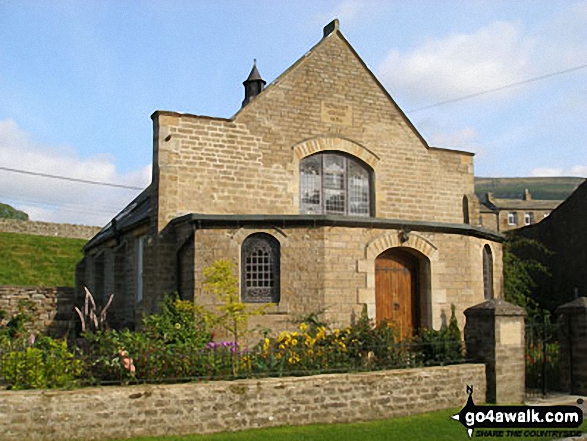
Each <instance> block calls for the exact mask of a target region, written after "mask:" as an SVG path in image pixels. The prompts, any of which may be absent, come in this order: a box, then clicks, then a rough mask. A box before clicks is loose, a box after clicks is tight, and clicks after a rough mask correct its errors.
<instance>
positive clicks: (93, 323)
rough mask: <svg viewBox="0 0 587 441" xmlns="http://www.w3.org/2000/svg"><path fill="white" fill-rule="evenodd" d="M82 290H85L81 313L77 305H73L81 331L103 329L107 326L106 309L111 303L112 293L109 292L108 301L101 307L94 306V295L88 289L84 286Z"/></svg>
mask: <svg viewBox="0 0 587 441" xmlns="http://www.w3.org/2000/svg"><path fill="white" fill-rule="evenodd" d="M84 290H85V292H86V295H85V298H84V310H83V313H82V311H80V309H79V308H78V307H77V306H74V307H73V309H74V310H75V312H77V315H78V316H79V319H80V322H81V331H82V333H83V332H86V331H90V330H93V331H97V330H99V329H105V328H106V327H107V324H106V311H107V310H108V308H109V307H110V305H111V304H112V300H113V299H114V294H110V297H109V298H108V302H106V305H105V306H104V307H103V308H101V309H100V308H98V307H96V302H95V301H94V296H93V295H92V293H91V292H90V290H89V289H88V288H87V287H85V286H84Z"/></svg>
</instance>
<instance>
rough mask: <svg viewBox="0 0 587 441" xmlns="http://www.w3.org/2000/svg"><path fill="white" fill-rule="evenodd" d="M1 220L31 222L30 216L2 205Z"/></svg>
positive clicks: (0, 207) (0, 210)
mask: <svg viewBox="0 0 587 441" xmlns="http://www.w3.org/2000/svg"><path fill="white" fill-rule="evenodd" d="M0 219H18V220H29V215H28V214H26V213H25V212H24V211H20V210H17V209H16V208H14V207H11V206H10V205H8V204H0Z"/></svg>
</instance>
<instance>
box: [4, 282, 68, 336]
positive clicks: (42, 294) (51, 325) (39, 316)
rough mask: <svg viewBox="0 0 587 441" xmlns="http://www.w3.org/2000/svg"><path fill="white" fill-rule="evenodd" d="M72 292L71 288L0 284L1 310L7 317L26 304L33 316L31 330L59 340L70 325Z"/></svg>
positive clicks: (28, 311) (27, 309) (16, 312)
mask: <svg viewBox="0 0 587 441" xmlns="http://www.w3.org/2000/svg"><path fill="white" fill-rule="evenodd" d="M74 300H75V289H74V288H70V287H37V286H12V285H0V309H3V310H4V311H6V313H7V317H8V318H10V317H12V316H14V315H16V314H18V312H19V305H20V304H22V303H23V302H24V303H25V304H26V312H27V313H28V314H30V315H31V317H32V322H33V323H32V326H31V329H30V330H31V331H35V332H43V333H48V334H49V335H51V336H55V337H62V336H63V335H65V334H66V333H67V331H68V329H69V327H70V326H71V319H72V316H73V305H74Z"/></svg>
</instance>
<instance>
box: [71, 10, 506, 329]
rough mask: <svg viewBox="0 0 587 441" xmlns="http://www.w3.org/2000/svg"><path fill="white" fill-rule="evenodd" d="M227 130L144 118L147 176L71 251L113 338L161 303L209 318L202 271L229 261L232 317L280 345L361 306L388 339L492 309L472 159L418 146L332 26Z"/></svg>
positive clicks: (494, 266)
mask: <svg viewBox="0 0 587 441" xmlns="http://www.w3.org/2000/svg"><path fill="white" fill-rule="evenodd" d="M243 84H244V86H245V99H244V101H243V103H242V108H241V109H240V110H239V111H238V112H237V113H236V114H235V115H234V116H233V117H232V118H229V119H225V118H216V117H211V116H200V115H191V114H182V113H176V112H169V111H156V112H155V113H153V115H152V116H151V118H152V120H153V177H152V183H151V185H150V186H149V187H148V188H147V189H145V190H144V191H143V192H142V193H141V194H140V195H139V196H138V197H137V198H136V199H135V200H134V201H132V202H131V203H130V204H129V205H128V207H126V208H125V209H124V210H123V211H122V212H121V213H120V214H118V215H117V216H116V217H115V218H114V219H112V221H111V222H110V223H109V224H108V225H106V226H105V227H104V228H103V229H102V231H101V232H100V233H98V234H97V235H96V236H95V237H94V238H92V239H91V240H90V241H89V242H88V243H87V245H86V246H85V257H84V259H83V260H82V262H81V263H80V265H79V266H78V286H80V287H81V285H83V284H85V285H87V286H88V287H89V288H90V290H91V291H92V292H93V293H94V294H95V296H96V297H97V298H102V299H105V298H106V297H107V296H108V295H110V294H111V293H114V294H115V299H114V303H113V306H112V308H111V310H110V311H109V317H110V318H111V319H112V320H114V322H115V324H117V325H118V326H128V325H132V324H133V323H135V322H138V321H139V320H140V317H141V314H142V313H149V312H152V311H154V310H155V309H156V307H157V305H158V303H159V302H160V301H161V299H162V297H163V296H164V294H165V293H171V292H174V291H177V292H178V293H179V294H180V296H181V297H182V298H183V299H193V300H194V301H196V302H198V303H199V304H204V305H206V304H208V305H209V304H211V303H213V302H214V299H213V298H211V297H210V296H209V295H208V294H207V293H205V292H203V289H202V279H203V277H202V270H203V269H204V268H206V267H208V266H210V265H211V264H212V263H213V262H214V261H216V260H218V259H228V260H230V261H232V262H234V265H235V269H236V271H237V272H238V276H239V279H240V295H241V298H242V300H243V301H244V302H250V303H259V302H272V303H274V304H275V305H274V306H272V307H271V309H270V310H269V313H268V314H267V315H265V316H262V317H259V318H258V320H259V321H261V322H262V324H263V326H264V327H267V328H270V329H272V330H274V331H278V330H281V329H284V328H287V327H291V326H293V325H292V323H293V320H295V319H296V318H299V317H300V316H304V315H308V314H310V313H315V312H319V311H323V312H324V313H323V316H322V318H324V319H325V320H326V321H327V322H328V323H330V324H332V325H334V326H344V325H347V324H349V323H350V322H351V320H353V318H356V317H358V315H359V314H360V312H361V310H362V308H363V305H366V307H367V311H368V314H369V316H370V317H372V318H373V319H374V320H377V321H380V320H382V319H389V320H392V321H394V322H395V323H396V325H397V326H398V328H400V330H401V332H402V333H404V334H405V333H409V332H412V331H413V330H417V329H419V328H430V327H434V328H436V329H438V328H439V327H440V326H441V325H442V324H443V323H444V322H446V320H447V319H448V318H449V317H450V311H451V305H452V304H454V305H455V306H456V309H457V318H458V319H459V321H460V324H461V327H462V325H463V320H464V316H463V314H462V312H463V310H465V309H466V308H468V307H470V306H473V305H475V304H478V303H480V302H482V301H483V300H484V299H487V298H491V297H501V296H502V250H501V244H500V241H501V236H500V234H499V233H497V232H494V231H490V230H486V229H483V228H480V227H476V226H473V225H471V224H470V222H469V220H470V219H478V216H479V208H478V205H477V204H475V203H473V201H475V200H476V198H475V193H474V183H473V154H472V153H468V152H462V151H456V150H449V149H445V148H437V147H432V146H429V145H428V143H427V142H426V140H425V139H423V137H422V136H421V135H420V134H419V133H418V131H417V130H416V128H415V127H414V126H413V125H412V123H411V122H410V121H409V120H408V118H407V117H406V115H405V114H404V113H403V112H402V110H401V109H400V108H399V107H398V106H397V104H396V103H395V102H394V101H393V99H392V98H391V96H390V95H389V94H388V92H387V91H386V90H385V89H384V87H383V86H382V85H381V83H380V82H379V81H378V80H377V78H376V77H375V76H374V75H373V73H372V72H371V71H370V70H369V68H368V67H367V66H366V65H365V63H364V62H363V61H362V60H361V58H360V57H359V56H358V55H357V53H356V52H355V50H354V49H353V48H352V46H351V45H350V44H349V43H348V42H347V40H346V39H345V38H344V36H343V35H342V34H341V32H340V30H339V26H338V21H337V20H335V21H333V22H332V23H330V24H329V25H327V26H326V27H325V28H324V36H323V38H322V39H321V40H320V41H319V42H318V43H317V44H316V45H315V46H314V47H313V48H312V49H311V50H310V51H309V52H307V53H306V54H305V55H304V56H303V57H301V58H300V59H299V60H298V61H296V62H295V63H294V64H293V65H292V66H291V67H290V68H289V69H288V70H287V71H285V72H284V73H283V74H282V75H281V76H279V77H278V78H277V79H276V80H275V81H273V82H272V83H271V84H269V85H268V86H267V87H265V81H264V80H263V79H262V78H261V76H260V75H259V72H258V70H257V68H256V66H254V67H253V70H252V71H251V74H250V76H249V78H248V79H247V80H246V81H245V82H244V83H243Z"/></svg>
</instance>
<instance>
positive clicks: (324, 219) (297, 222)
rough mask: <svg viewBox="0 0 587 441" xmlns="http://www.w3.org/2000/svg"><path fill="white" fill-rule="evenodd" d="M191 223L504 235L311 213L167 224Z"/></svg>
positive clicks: (190, 218)
mask: <svg viewBox="0 0 587 441" xmlns="http://www.w3.org/2000/svg"><path fill="white" fill-rule="evenodd" d="M182 223H191V224H193V225H194V226H196V228H198V229H209V228H226V227H228V228H241V227H267V226H270V227H279V228H308V227H310V228H318V227H347V228H376V229H397V230H410V231H419V232H432V233H445V234H458V235H464V236H472V237H478V238H481V239H487V240H491V241H494V242H503V241H504V239H505V236H504V235H503V234H501V233H498V232H496V231H492V230H488V229H485V228H481V227H475V226H472V225H469V224H451V223H442V222H425V221H411V220H404V219H387V218H375V217H369V218H364V217H351V216H337V215H321V214H320V215H315V214H302V215H295V214H286V215H273V214H267V215H265V214H198V213H190V214H186V215H184V216H181V217H177V218H175V219H173V220H172V221H171V222H169V225H178V224H182Z"/></svg>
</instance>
